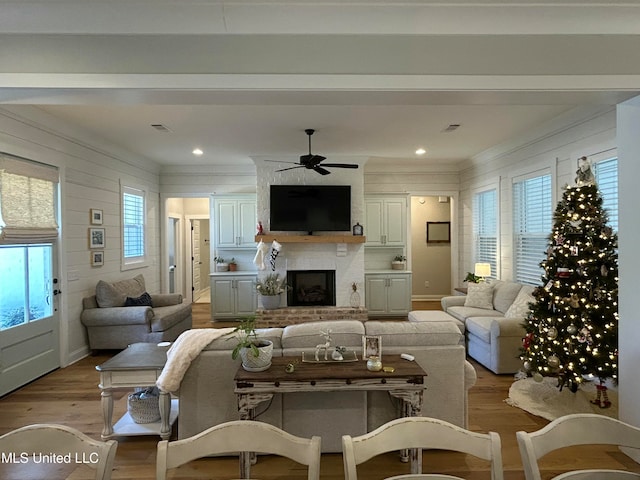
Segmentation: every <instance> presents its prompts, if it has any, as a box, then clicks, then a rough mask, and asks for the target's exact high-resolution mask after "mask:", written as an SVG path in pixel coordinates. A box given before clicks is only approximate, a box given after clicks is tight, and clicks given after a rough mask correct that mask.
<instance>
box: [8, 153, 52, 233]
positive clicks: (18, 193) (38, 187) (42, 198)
mask: <svg viewBox="0 0 640 480" xmlns="http://www.w3.org/2000/svg"><path fill="white" fill-rule="evenodd" d="M57 193H58V169H57V168H55V167H50V166H48V165H44V164H41V163H37V162H33V161H30V160H25V159H20V158H18V157H14V156H12V155H8V154H0V243H2V244H22V243H26V244H30V243H51V242H53V241H55V240H56V239H57V238H58V222H57V220H56V217H57V215H56V205H57V201H56V197H57Z"/></svg>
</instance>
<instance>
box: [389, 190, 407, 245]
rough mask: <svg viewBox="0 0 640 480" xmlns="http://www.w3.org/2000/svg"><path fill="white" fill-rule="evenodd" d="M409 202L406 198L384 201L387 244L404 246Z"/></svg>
mask: <svg viewBox="0 0 640 480" xmlns="http://www.w3.org/2000/svg"><path fill="white" fill-rule="evenodd" d="M406 219H407V202H406V199H404V198H398V199H387V200H385V202H384V228H383V230H384V233H383V234H384V235H385V237H384V240H385V243H384V244H385V245H388V246H398V247H404V245H405V243H406V238H407V220H406Z"/></svg>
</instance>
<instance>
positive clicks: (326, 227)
mask: <svg viewBox="0 0 640 480" xmlns="http://www.w3.org/2000/svg"><path fill="white" fill-rule="evenodd" d="M269 206H270V212H271V213H270V222H269V227H270V228H271V231H284V232H308V233H309V235H311V234H312V233H313V232H320V231H330V232H339V231H349V230H351V186H350V185H271V202H270V205H269Z"/></svg>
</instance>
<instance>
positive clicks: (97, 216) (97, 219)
mask: <svg viewBox="0 0 640 480" xmlns="http://www.w3.org/2000/svg"><path fill="white" fill-rule="evenodd" d="M89 212H90V215H91V225H102V210H98V209H97V208H92V209H91V210H90V211H89Z"/></svg>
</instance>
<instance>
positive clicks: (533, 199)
mask: <svg viewBox="0 0 640 480" xmlns="http://www.w3.org/2000/svg"><path fill="white" fill-rule="evenodd" d="M552 217H553V214H552V205H551V175H548V174H547V175H541V176H537V177H532V178H526V179H523V180H520V181H516V182H514V184H513V229H514V230H513V233H514V265H515V272H514V277H515V281H516V282H520V283H526V284H529V285H539V284H540V277H541V275H542V273H543V270H542V268H541V267H540V262H541V261H542V260H543V259H544V256H545V255H546V250H547V239H548V237H549V235H550V233H551V222H552Z"/></svg>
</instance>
